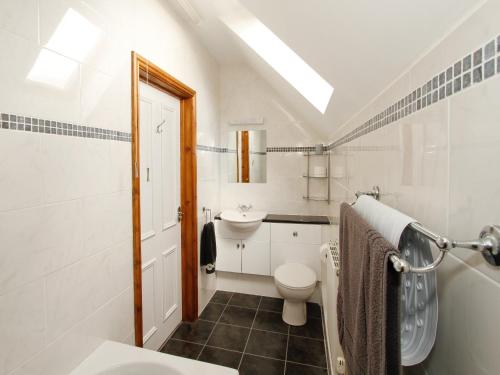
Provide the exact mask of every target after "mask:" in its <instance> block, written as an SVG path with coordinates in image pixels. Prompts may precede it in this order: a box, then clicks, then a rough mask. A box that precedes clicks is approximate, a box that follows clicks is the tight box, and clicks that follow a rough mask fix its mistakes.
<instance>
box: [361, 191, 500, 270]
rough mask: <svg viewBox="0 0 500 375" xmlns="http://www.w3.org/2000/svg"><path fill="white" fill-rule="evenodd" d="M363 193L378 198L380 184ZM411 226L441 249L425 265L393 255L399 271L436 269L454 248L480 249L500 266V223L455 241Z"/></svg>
mask: <svg viewBox="0 0 500 375" xmlns="http://www.w3.org/2000/svg"><path fill="white" fill-rule="evenodd" d="M361 195H370V196H372V197H374V198H375V199H377V200H378V199H379V197H380V189H379V187H378V186H374V187H373V191H371V192H356V197H359V196H361ZM409 226H410V227H411V228H412V229H413V230H415V231H417V232H419V233H420V234H422V235H423V236H425V237H426V238H428V239H429V240H431V241H432V242H434V244H435V245H436V247H437V248H438V249H439V250H440V251H439V255H438V257H437V258H436V259H434V261H433V262H432V263H431V264H428V265H426V266H423V267H415V266H412V265H411V264H410V263H409V262H408V261H406V260H404V259H401V258H400V257H398V256H396V255H391V256H390V257H389V259H390V260H391V262H392V263H393V266H394V269H395V270H396V271H398V272H403V273H407V272H415V273H425V272H431V271H434V270H435V269H436V268H437V267H438V266H439V265H440V264H441V262H442V261H443V259H444V257H445V255H446V254H447V253H448V251H450V250H451V249H454V248H461V249H469V250H473V251H478V252H480V253H481V254H482V255H483V257H484V259H485V260H486V261H487V262H488V263H489V264H491V265H493V266H496V267H499V266H500V226H498V225H487V226H485V227H484V228H483V229H482V230H481V232H480V233H479V238H478V239H477V240H473V241H455V240H452V239H449V238H447V237H444V236H440V235H438V234H436V233H434V232H432V231H430V230H429V229H427V228H425V227H424V226H423V225H421V224H419V223H416V222H415V223H410V224H409Z"/></svg>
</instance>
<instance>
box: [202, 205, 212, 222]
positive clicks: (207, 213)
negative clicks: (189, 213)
mask: <svg viewBox="0 0 500 375" xmlns="http://www.w3.org/2000/svg"><path fill="white" fill-rule="evenodd" d="M201 211H202V212H203V214H204V215H205V224H206V223H210V222H211V221H212V209H211V208H206V207H203V208H202V209H201Z"/></svg>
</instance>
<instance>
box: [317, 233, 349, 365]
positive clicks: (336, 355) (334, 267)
mask: <svg viewBox="0 0 500 375" xmlns="http://www.w3.org/2000/svg"><path fill="white" fill-rule="evenodd" d="M322 247H328V248H327V249H326V251H322V252H321V253H322V254H325V253H326V255H323V257H324V258H323V259H322V262H321V277H322V282H321V297H322V299H323V319H324V325H325V333H326V345H327V349H328V354H329V356H328V357H329V361H330V369H331V373H332V374H344V373H345V360H344V354H343V353H342V348H341V347H340V343H339V336H338V331H337V288H338V271H339V266H340V264H339V249H338V247H339V244H338V241H337V240H335V241H330V242H329V243H328V244H324V245H323V246H322ZM343 369H344V370H343ZM338 370H340V371H338Z"/></svg>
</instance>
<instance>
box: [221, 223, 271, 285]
mask: <svg viewBox="0 0 500 375" xmlns="http://www.w3.org/2000/svg"><path fill="white" fill-rule="evenodd" d="M269 225H270V224H269V223H262V224H261V225H260V226H259V228H258V229H257V230H256V231H254V232H250V233H242V232H235V231H232V230H231V228H230V226H229V225H228V224H227V223H224V222H223V221H221V220H216V221H215V234H216V240H217V260H216V270H218V271H226V272H237V273H248V274H253V275H264V276H269V275H271V259H270V258H271V255H270V250H271V249H270V243H269V239H270V228H269Z"/></svg>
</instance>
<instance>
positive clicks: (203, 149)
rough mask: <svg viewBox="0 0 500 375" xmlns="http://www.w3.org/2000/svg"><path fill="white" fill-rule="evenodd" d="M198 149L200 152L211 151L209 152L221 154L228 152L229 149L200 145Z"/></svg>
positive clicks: (197, 146)
mask: <svg viewBox="0 0 500 375" xmlns="http://www.w3.org/2000/svg"><path fill="white" fill-rule="evenodd" d="M196 149H197V150H198V151H209V152H220V153H225V152H228V149H227V147H216V146H205V145H199V144H198V145H196Z"/></svg>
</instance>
